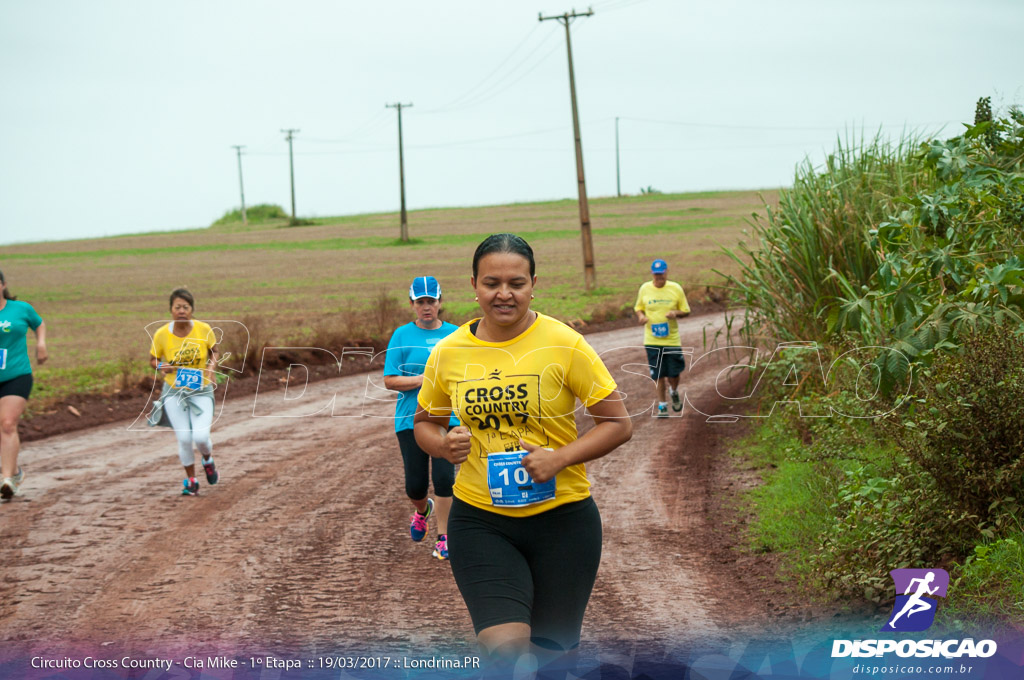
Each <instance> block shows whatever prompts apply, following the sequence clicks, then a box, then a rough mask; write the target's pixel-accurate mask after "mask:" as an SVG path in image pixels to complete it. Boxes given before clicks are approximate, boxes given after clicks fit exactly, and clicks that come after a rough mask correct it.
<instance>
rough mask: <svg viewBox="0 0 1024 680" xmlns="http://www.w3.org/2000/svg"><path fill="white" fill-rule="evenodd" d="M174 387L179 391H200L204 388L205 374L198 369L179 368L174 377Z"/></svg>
mask: <svg viewBox="0 0 1024 680" xmlns="http://www.w3.org/2000/svg"><path fill="white" fill-rule="evenodd" d="M174 386H175V387H177V388H178V389H185V390H198V389H199V388H200V387H202V386H203V372H202V371H201V370H199V369H198V368H179V369H178V372H177V374H176V375H175V376H174Z"/></svg>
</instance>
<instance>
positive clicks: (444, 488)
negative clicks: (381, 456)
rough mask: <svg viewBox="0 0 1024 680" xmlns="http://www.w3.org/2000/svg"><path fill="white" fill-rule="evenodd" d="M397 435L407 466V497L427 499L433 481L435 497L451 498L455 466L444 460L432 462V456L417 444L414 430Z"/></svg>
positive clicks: (400, 431) (438, 459)
mask: <svg viewBox="0 0 1024 680" xmlns="http://www.w3.org/2000/svg"><path fill="white" fill-rule="evenodd" d="M448 429H449V430H450V429H451V428H450V427H449V428H448ZM395 435H397V436H398V448H400V449H401V450H402V464H403V465H404V466H405V495H406V496H408V497H409V498H411V499H412V500H414V501H418V500H422V499H424V498H426V497H427V490H428V484H429V482H431V481H432V482H434V495H435V496H440V497H441V498H451V495H452V485H453V484H455V464H454V463H452V462H451V461H450V460H445V459H444V458H434V459H433V460H431V458H430V454H429V453H427V452H426V451H424V450H423V449H421V448H420V446H419V444H417V443H416V437H415V435H413V431H412V430H399V431H398V432H396V433H395ZM428 469H429V474H428Z"/></svg>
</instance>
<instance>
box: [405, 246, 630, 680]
mask: <svg viewBox="0 0 1024 680" xmlns="http://www.w3.org/2000/svg"><path fill="white" fill-rule="evenodd" d="M535 269H536V266H535V263H534V258H533V250H532V249H531V248H530V246H529V244H527V243H526V241H524V240H523V239H522V238H520V237H518V236H516V235H514V234H496V235H493V236H490V237H488V238H487V239H486V240H484V241H483V243H481V244H480V245H479V246H478V247H477V249H476V253H475V254H474V256H473V277H472V279H471V283H472V286H473V289H474V291H475V293H476V296H477V297H476V300H477V302H478V303H479V305H480V309H481V311H482V312H483V316H482V318H480V319H476V320H474V321H471V322H469V323H467V324H465V325H463V326H461V327H460V328H459V329H458V330H457V331H455V332H454V333H452V334H451V335H449V336H448V337H447V338H445V339H443V340H441V341H440V342H439V343H438V344H437V345H436V346H435V348H434V351H433V352H432V353H431V354H430V358H429V359H428V361H427V364H426V370H425V371H424V374H423V386H422V387H421V389H420V393H419V406H420V411H419V412H418V413H417V414H416V417H415V428H414V429H415V436H416V440H417V442H418V443H419V445H420V447H421V448H423V450H424V451H427V452H428V453H430V455H432V456H436V457H440V458H445V459H446V460H449V461H451V462H452V463H455V464H461V468H460V470H459V473H458V476H457V477H456V480H455V487H454V496H455V498H454V501H453V503H452V509H451V514H450V516H449V520H448V553H449V558H450V561H451V565H452V572H453V574H454V576H455V581H456V583H457V585H458V587H459V590H460V592H461V593H462V597H463V599H464V600H465V602H466V606H467V608H468V609H469V613H470V616H471V617H472V619H473V627H474V629H475V631H476V634H477V639H478V641H479V642H480V644H481V647H482V648H483V649H484V651H485V652H486V653H487V654H488V656H489V658H490V660H491V661H492V663H495V664H498V666H499V668H505V669H506V670H510V669H511V668H512V667H513V666H514V664H515V662H516V661H517V660H518V659H519V658H520V657H521V656H522V655H524V654H526V653H527V652H532V653H533V654H534V655H535V656H536V658H537V660H538V664H539V665H540V666H542V667H544V666H548V667H550V664H553V663H556V662H557V663H558V664H559V666H561V665H562V664H563V663H564V664H568V665H570V666H571V664H572V662H573V661H574V658H575V649H576V647H577V646H578V644H579V639H580V630H581V627H582V624H583V614H584V611H585V609H586V606H587V602H588V600H589V599H590V592H591V590H592V589H593V585H594V580H595V578H596V576H597V568H598V564H599V562H600V559H601V517H600V514H599V513H598V510H597V506H596V505H595V503H594V501H593V499H592V498H591V496H590V483H589V481H588V480H587V476H586V468H585V466H584V463H585V462H586V461H589V460H594V459H596V458H599V457H601V456H604V455H605V454H607V453H609V452H611V451H612V450H613V449H615V448H616V447H617V446H619V445H620V444H622V443H624V442H626V441H627V440H629V438H630V436H631V435H632V424H631V423H630V420H629V416H628V414H627V412H626V409H625V406H624V405H623V403H622V397H621V395H620V394H619V393H618V392H617V391H616V384H615V382H614V380H612V377H611V375H610V374H609V373H608V370H607V368H605V366H604V364H603V363H602V361H601V359H600V358H599V357H598V356H597V353H596V352H595V351H594V350H593V348H591V347H590V345H588V344H587V342H586V341H585V340H584V339H583V337H582V336H581V335H580V334H579V333H577V332H576V331H574V330H572V329H571V328H569V327H568V326H566V325H564V324H562V323H561V322H559V321H557V320H555V319H553V318H551V317H549V316H545V315H543V314H539V313H537V312H535V311H533V310H531V309H530V301H531V300H532V299H533V289H534V285H535V284H536V281H537V277H536V275H535ZM577 401H579V402H581V403H582V405H583V406H584V407H586V409H587V411H588V412H589V413H590V415H591V416H592V417H593V418H594V420H595V422H596V425H595V426H594V427H593V428H592V429H590V430H589V431H588V432H587V433H586V434H585V435H583V436H582V437H578V436H577V432H576V423H575V419H574V414H575V412H576V411H577V410H578V408H579V407H578V406H577ZM452 413H454V414H455V415H456V416H457V417H458V418H459V420H460V421H461V422H462V423H463V425H461V426H459V427H456V428H453V429H452V430H451V431H450V432H449V431H447V430H446V427H447V425H448V418H449V416H450V415H451V414H452ZM531 643H532V647H531ZM506 665H507V666H506Z"/></svg>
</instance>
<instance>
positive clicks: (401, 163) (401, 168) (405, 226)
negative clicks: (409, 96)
mask: <svg viewBox="0 0 1024 680" xmlns="http://www.w3.org/2000/svg"><path fill="white" fill-rule="evenodd" d="M384 106H385V107H386V108H389V109H398V187H399V191H400V192H401V194H402V229H401V238H402V242H403V243H407V242H408V241H409V220H408V218H407V216H406V214H405V160H404V158H403V156H402V109H407V108H409V107H410V106H412V104H400V103H398V102H396V103H394V104H385V105H384Z"/></svg>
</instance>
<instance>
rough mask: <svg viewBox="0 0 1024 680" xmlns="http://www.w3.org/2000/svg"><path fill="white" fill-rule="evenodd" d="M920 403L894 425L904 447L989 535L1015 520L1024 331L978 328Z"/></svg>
mask: <svg viewBox="0 0 1024 680" xmlns="http://www.w3.org/2000/svg"><path fill="white" fill-rule="evenodd" d="M1017 330H1018V331H1019V330H1022V329H1017ZM914 402H915V403H914V404H913V407H912V409H911V410H910V412H909V413H908V415H907V416H906V418H904V419H902V420H901V421H900V420H896V421H895V422H893V424H892V433H893V434H894V436H895V437H896V439H897V441H898V442H899V444H900V446H901V448H902V449H903V450H904V451H906V452H907V454H908V455H909V456H910V457H911V459H912V460H914V461H915V462H916V463H917V464H918V465H920V466H921V467H922V468H923V469H924V470H926V471H927V472H928V474H930V475H931V476H932V477H933V478H934V479H935V482H936V484H937V485H938V488H939V489H941V490H942V492H943V494H944V495H945V496H946V497H947V498H948V499H949V501H950V505H952V506H953V507H955V508H957V509H959V510H961V511H964V512H967V513H970V514H971V515H975V516H977V517H979V518H980V521H981V522H982V533H983V534H984V535H986V536H989V537H994V536H995V534H996V532H998V531H1001V530H1002V529H1005V528H1006V527H1008V526H1012V525H1013V524H1014V523H1015V521H1016V520H1015V516H1016V515H1017V514H1018V513H1019V510H1020V507H1021V503H1022V501H1024V336H1022V335H1021V334H1020V333H1019V332H1018V333H1015V332H1014V331H1013V330H1011V329H1010V328H1008V327H1005V326H994V327H991V328H988V329H986V330H984V331H976V332H972V333H971V334H970V335H969V336H967V337H966V338H965V339H964V346H963V349H962V351H961V352H960V353H959V354H957V355H951V356H944V357H942V358H940V359H939V360H938V361H936V363H935V366H934V367H933V370H932V371H931V372H930V373H929V376H928V379H927V380H922V381H920V393H919V396H917V398H916V399H915V400H914Z"/></svg>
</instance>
